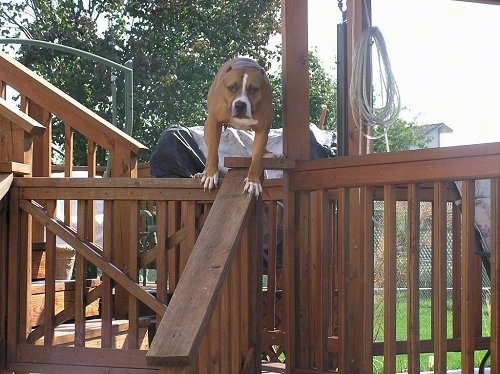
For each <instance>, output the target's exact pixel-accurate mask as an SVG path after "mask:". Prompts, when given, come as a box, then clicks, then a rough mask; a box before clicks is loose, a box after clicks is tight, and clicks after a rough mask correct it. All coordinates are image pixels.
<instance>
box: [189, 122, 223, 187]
mask: <svg viewBox="0 0 500 374" xmlns="http://www.w3.org/2000/svg"><path fill="white" fill-rule="evenodd" d="M221 132H222V124H219V123H217V121H215V120H214V119H213V118H211V117H208V118H207V120H206V121H205V127H204V136H205V144H206V145H207V163H206V164H205V170H204V171H203V173H198V174H196V175H195V177H197V178H201V184H203V188H204V189H205V190H209V191H211V190H212V189H214V188H215V187H217V184H218V183H219V175H218V173H219V142H220V136H221Z"/></svg>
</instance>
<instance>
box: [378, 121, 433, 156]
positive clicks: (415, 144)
mask: <svg viewBox="0 0 500 374" xmlns="http://www.w3.org/2000/svg"><path fill="white" fill-rule="evenodd" d="M415 126H417V123H415V122H413V121H412V122H408V121H406V120H404V119H402V118H399V119H397V120H396V122H394V123H393V124H392V125H391V126H390V127H389V130H388V132H387V136H388V138H389V151H390V152H397V151H406V150H410V149H418V148H426V147H427V145H428V144H429V142H430V141H431V139H430V138H429V137H428V136H426V135H425V134H422V133H420V132H418V131H415ZM382 135H383V128H381V127H377V128H376V129H375V134H374V136H375V137H380V136H382ZM374 152H375V153H382V152H387V149H386V141H385V138H384V137H383V136H382V137H381V138H379V139H376V140H375V141H374Z"/></svg>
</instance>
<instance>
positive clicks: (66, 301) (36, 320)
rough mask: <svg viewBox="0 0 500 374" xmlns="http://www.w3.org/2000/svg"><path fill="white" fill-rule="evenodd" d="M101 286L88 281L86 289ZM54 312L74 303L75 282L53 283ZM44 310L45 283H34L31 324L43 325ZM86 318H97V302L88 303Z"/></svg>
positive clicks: (96, 282) (32, 285)
mask: <svg viewBox="0 0 500 374" xmlns="http://www.w3.org/2000/svg"><path fill="white" fill-rule="evenodd" d="M100 284H101V281H100V280H99V279H88V280H87V281H86V287H87V289H88V290H91V289H92V288H95V287H97V286H99V285H100ZM55 292H56V294H55V299H54V307H55V312H56V313H59V312H60V311H62V310H63V309H65V308H67V307H69V306H71V305H74V302H75V281H74V280H58V281H56V283H55ZM44 309H45V281H34V282H32V284H31V323H32V326H38V325H39V324H41V323H43V318H44V317H43V313H44ZM85 315H86V317H97V316H98V315H99V300H95V301H94V302H92V303H90V304H89V305H88V306H87V308H86V310H85Z"/></svg>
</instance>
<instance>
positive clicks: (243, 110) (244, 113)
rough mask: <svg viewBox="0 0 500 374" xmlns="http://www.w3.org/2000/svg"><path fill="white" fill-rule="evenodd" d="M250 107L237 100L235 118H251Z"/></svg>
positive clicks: (234, 109)
mask: <svg viewBox="0 0 500 374" xmlns="http://www.w3.org/2000/svg"><path fill="white" fill-rule="evenodd" d="M247 109H248V105H247V103H246V102H245V101H243V100H235V101H234V104H233V113H232V114H233V117H236V118H250V117H251V113H248V110H247Z"/></svg>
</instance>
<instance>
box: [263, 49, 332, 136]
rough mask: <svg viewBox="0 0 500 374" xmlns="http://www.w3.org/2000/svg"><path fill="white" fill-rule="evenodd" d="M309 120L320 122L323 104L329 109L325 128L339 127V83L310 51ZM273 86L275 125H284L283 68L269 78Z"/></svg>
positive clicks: (275, 126)
mask: <svg viewBox="0 0 500 374" xmlns="http://www.w3.org/2000/svg"><path fill="white" fill-rule="evenodd" d="M309 74H310V75H309V121H310V122H312V123H315V124H318V122H319V118H320V115H321V111H322V109H323V106H325V107H326V109H327V116H326V120H325V123H324V128H325V129H327V130H336V128H337V112H336V108H337V84H336V82H335V81H334V80H333V78H332V77H331V76H330V75H329V74H328V72H327V71H326V70H325V69H324V68H323V66H321V62H320V60H319V59H318V57H317V56H316V55H315V54H314V53H313V52H309ZM269 80H270V82H271V86H272V88H273V99H274V117H273V127H274V128H279V127H282V126H283V116H282V109H283V95H282V86H283V85H282V75H281V70H279V71H278V72H277V73H274V74H271V76H270V78H269Z"/></svg>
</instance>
